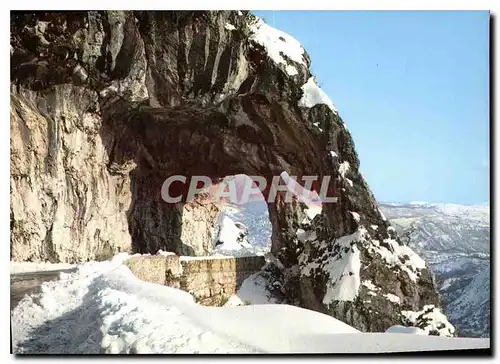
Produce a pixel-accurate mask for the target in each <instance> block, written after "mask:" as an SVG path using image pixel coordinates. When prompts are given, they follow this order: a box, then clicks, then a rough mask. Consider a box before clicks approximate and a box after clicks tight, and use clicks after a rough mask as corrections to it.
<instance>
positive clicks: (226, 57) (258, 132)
mask: <svg viewBox="0 0 500 364" xmlns="http://www.w3.org/2000/svg"><path fill="white" fill-rule="evenodd" d="M309 66H310V59H309V56H308V55H307V53H306V52H305V50H304V49H303V48H302V46H301V45H300V44H299V43H298V42H297V41H296V40H295V39H293V38H292V37H290V36H289V35H287V34H285V33H283V32H280V31H278V30H276V29H274V28H272V27H270V26H268V25H267V24H265V23H264V22H263V21H262V20H260V19H257V18H255V17H254V16H253V15H251V14H249V13H247V12H235V11H214V12H141V11H133V12H122V11H108V12H99V11H90V12H64V13H36V14H34V13H12V15H11V131H12V133H11V172H12V174H11V230H12V239H11V245H12V256H11V258H12V259H15V260H38V259H40V260H53V261H80V260H88V259H98V258H99V257H102V256H104V257H107V256H109V255H110V254H113V253H114V252H117V251H120V250H131V251H133V252H138V253H156V252H157V251H158V250H160V249H161V250H163V251H172V252H176V253H178V254H191V255H195V254H200V253H201V252H205V253H206V252H208V251H209V248H207V242H206V241H204V240H205V239H208V235H209V233H205V232H206V231H209V229H207V227H206V226H207V224H208V221H210V216H211V214H212V212H215V210H213V211H212V212H210V211H208V212H207V213H206V214H203V213H201V212H193V211H187V210H186V206H184V205H183V204H168V203H166V202H165V201H164V200H163V199H162V197H161V187H162V185H163V183H164V181H165V179H166V178H167V177H169V176H172V175H185V176H188V177H189V176H199V175H203V176H208V177H209V178H210V179H211V180H212V181H214V182H217V181H220V179H221V178H224V177H225V176H230V175H236V174H240V173H244V174H247V175H249V176H253V175H258V176H263V177H265V178H266V179H267V180H269V181H270V180H271V179H272V177H273V176H278V175H280V174H281V173H282V172H284V171H286V172H287V173H288V174H289V175H290V176H297V177H298V178H299V179H300V178H301V177H302V176H317V177H318V181H322V179H323V177H324V176H329V177H330V178H331V180H330V183H329V184H328V191H327V192H328V196H333V197H336V199H337V200H336V203H329V204H324V205H323V207H322V210H320V211H317V213H316V216H315V217H314V215H315V214H312V213H311V209H310V208H307V206H305V205H304V204H302V203H294V204H290V203H285V202H284V201H283V200H282V199H280V198H276V200H275V201H271V202H270V203H269V205H268V208H269V216H270V220H271V223H272V228H273V233H272V252H273V254H274V258H275V262H276V263H275V264H274V265H273V264H269V265H268V266H267V269H271V270H273V275H272V276H273V277H275V280H276V282H270V283H272V286H273V287H275V288H273V289H278V290H279V291H280V294H281V295H284V296H285V297H287V298H288V299H289V301H290V302H293V303H294V304H297V305H301V306H304V307H307V308H311V309H314V310H318V311H321V312H326V313H328V314H331V315H333V316H335V317H337V318H339V319H341V320H343V321H344V322H346V323H348V324H350V325H353V326H354V327H356V328H358V329H360V330H363V331H385V330H386V329H388V328H389V327H390V326H393V325H397V324H404V323H406V322H408V320H407V319H405V318H404V316H403V315H402V314H401V312H403V311H404V312H410V311H411V312H421V311H422V310H423V308H424V306H425V305H428V306H429V305H433V307H438V306H439V305H440V303H439V297H438V295H437V293H436V290H435V286H434V283H433V281H432V277H431V274H430V271H429V269H428V267H427V265H426V264H425V262H423V261H422V260H421V259H420V258H419V257H418V256H416V254H415V253H414V252H413V251H411V249H409V248H408V247H406V246H404V245H403V244H402V243H401V242H400V240H399V238H398V236H397V234H396V233H395V232H394V231H393V229H392V228H391V227H390V225H389V223H388V222H387V221H386V220H385V218H384V217H383V215H382V214H381V212H380V211H379V209H378V207H377V203H376V201H375V198H374V197H373V195H372V193H371V192H370V189H369V188H368V186H367V185H366V183H365V181H364V179H363V177H362V176H361V174H360V173H359V170H358V168H359V160H358V157H357V154H356V151H355V148H354V143H353V141H352V138H351V135H350V133H349V131H348V130H347V128H346V125H345V124H344V122H343V121H342V119H341V117H340V116H339V114H338V112H337V110H336V109H335V106H334V104H333V103H332V102H331V101H330V100H329V99H328V97H327V96H326V95H325V94H324V92H323V91H322V90H321V89H320V88H319V87H318V86H317V84H316V81H315V79H314V77H312V74H311V71H310V69H309ZM188 182H189V181H188ZM313 189H314V190H315V191H317V192H318V191H319V184H318V183H314V184H313ZM187 208H188V209H189V206H188V207H187ZM201 215H203V217H202V218H200V219H199V220H198V221H200V223H199V224H196V223H195V221H197V219H198V218H199V217H200V216H201ZM193 230H199V231H201V232H200V233H195V234H193V233H191V231H193ZM196 240H200V241H196ZM209 243H210V244H211V239H210V242H209ZM267 276H271V275H267ZM276 287H279V288H276ZM434 316H436V315H434ZM405 320H406V321H405ZM415 322H416V321H415ZM426 322H427V321H426Z"/></svg>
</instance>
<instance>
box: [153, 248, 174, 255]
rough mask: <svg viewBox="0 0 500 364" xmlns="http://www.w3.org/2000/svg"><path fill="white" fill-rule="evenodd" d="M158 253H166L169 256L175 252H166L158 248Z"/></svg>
mask: <svg viewBox="0 0 500 364" xmlns="http://www.w3.org/2000/svg"><path fill="white" fill-rule="evenodd" d="M156 254H157V255H164V256H168V255H175V253H173V252H164V251H163V250H161V249H160V250H158V253H156Z"/></svg>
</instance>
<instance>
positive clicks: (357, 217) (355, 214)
mask: <svg viewBox="0 0 500 364" xmlns="http://www.w3.org/2000/svg"><path fill="white" fill-rule="evenodd" d="M349 212H350V213H351V215H352V217H353V218H354V220H355V221H356V222H359V221H360V220H361V217H360V216H359V214H358V213H357V212H354V211H349Z"/></svg>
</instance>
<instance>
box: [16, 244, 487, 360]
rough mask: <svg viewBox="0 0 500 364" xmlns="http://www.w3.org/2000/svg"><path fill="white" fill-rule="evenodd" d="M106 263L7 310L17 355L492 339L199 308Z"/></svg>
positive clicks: (477, 343)
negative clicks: (368, 330) (363, 330)
mask: <svg viewBox="0 0 500 364" xmlns="http://www.w3.org/2000/svg"><path fill="white" fill-rule="evenodd" d="M126 258H127V255H126V254H119V255H118V256H115V257H114V258H113V259H112V260H111V261H106V262H100V263H97V262H90V263H85V264H82V265H79V266H77V270H76V272H74V273H69V274H67V273H62V274H61V279H60V280H59V281H53V282H47V283H44V284H43V286H42V292H41V293H40V294H35V295H32V296H27V297H25V298H24V299H23V300H22V301H21V302H20V303H19V305H18V306H17V307H16V308H15V309H14V310H13V311H12V314H11V315H12V334H13V351H14V353H54V354H55V353H65V354H91V353H94V354H95V353H355V352H366V353H372V352H394V351H422V350H451V349H466V348H489V346H490V342H489V339H457V338H445V337H433V336H423V335H411V334H408V333H401V332H414V330H405V329H402V328H400V327H398V328H397V329H396V330H392V331H397V332H398V333H370V334H365V333H360V332H359V331H357V330H356V329H354V328H352V327H350V326H348V325H346V324H344V323H342V322H340V321H338V320H336V319H334V318H332V317H330V316H327V315H324V314H321V313H318V312H315V311H310V310H306V309H302V308H298V307H294V306H289V305H273V304H264V305H247V306H242V307H222V308H221V307H203V306H200V305H198V304H196V303H195V302H194V300H193V297H192V296H191V295H189V294H188V293H186V292H183V291H180V290H177V289H174V288H170V287H165V286H159V285H155V284H152V283H146V282H143V281H139V280H138V279H136V278H135V277H134V276H133V274H132V273H131V272H130V270H129V269H128V268H127V267H126V266H124V265H123V264H122V262H123V260H124V259H126Z"/></svg>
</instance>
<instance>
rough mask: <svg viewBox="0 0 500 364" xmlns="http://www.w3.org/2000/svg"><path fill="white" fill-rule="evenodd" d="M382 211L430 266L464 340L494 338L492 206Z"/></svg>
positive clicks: (418, 205) (417, 205)
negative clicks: (491, 299)
mask: <svg viewBox="0 0 500 364" xmlns="http://www.w3.org/2000/svg"><path fill="white" fill-rule="evenodd" d="M380 208H381V210H382V211H383V213H384V214H385V215H386V217H387V218H388V219H389V220H390V222H391V224H392V225H393V226H394V228H395V229H396V230H397V231H398V233H399V234H400V235H401V236H402V239H403V240H407V242H408V240H409V245H410V246H411V247H412V248H413V249H414V250H415V251H416V252H417V253H418V254H419V255H420V256H421V257H422V258H424V259H425V260H426V262H427V263H428V264H429V265H430V266H431V269H432V271H433V273H434V275H435V279H436V282H437V284H438V287H439V291H440V294H441V297H442V300H443V303H444V306H445V309H446V312H447V313H448V316H449V318H450V321H451V322H452V324H453V325H455V327H456V328H457V329H458V331H459V335H460V336H467V337H489V336H490V272H491V271H490V207H489V205H487V204H485V205H471V206H467V205H455V204H430V203H425V202H413V203H408V204H400V203H382V204H380Z"/></svg>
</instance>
